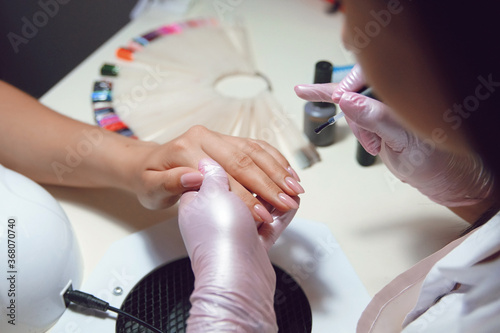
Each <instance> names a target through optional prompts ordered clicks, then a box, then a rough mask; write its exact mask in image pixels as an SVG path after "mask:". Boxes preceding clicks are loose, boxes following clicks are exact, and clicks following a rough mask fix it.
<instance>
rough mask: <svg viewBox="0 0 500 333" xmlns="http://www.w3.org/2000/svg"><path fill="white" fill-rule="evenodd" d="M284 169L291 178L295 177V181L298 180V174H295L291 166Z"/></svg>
mask: <svg viewBox="0 0 500 333" xmlns="http://www.w3.org/2000/svg"><path fill="white" fill-rule="evenodd" d="M286 170H287V171H288V173H289V174H290V176H292V177H293V178H295V180H296V181H298V182H300V177H299V175H298V174H297V172H295V170H294V169H293V168H292V167H291V166H289V167H288V168H286Z"/></svg>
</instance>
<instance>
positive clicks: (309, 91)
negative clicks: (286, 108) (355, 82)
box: [294, 83, 337, 103]
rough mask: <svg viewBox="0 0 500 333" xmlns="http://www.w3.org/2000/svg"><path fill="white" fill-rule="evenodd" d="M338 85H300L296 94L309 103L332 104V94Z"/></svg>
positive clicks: (296, 87) (296, 88) (296, 89)
mask: <svg viewBox="0 0 500 333" xmlns="http://www.w3.org/2000/svg"><path fill="white" fill-rule="evenodd" d="M336 87H337V83H316V84H300V85H297V86H295V88H294V90H295V94H297V96H299V97H300V98H302V99H305V100H306V101H309V102H326V103H332V102H333V101H332V94H333V91H334V90H335V88H336Z"/></svg>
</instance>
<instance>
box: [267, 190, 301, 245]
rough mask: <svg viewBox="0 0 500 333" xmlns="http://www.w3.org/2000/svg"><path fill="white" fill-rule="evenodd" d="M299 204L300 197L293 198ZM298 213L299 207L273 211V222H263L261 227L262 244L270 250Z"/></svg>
mask: <svg viewBox="0 0 500 333" xmlns="http://www.w3.org/2000/svg"><path fill="white" fill-rule="evenodd" d="M293 199H294V200H295V201H296V202H297V203H298V204H300V198H299V197H294V198H293ZM295 213H297V209H291V210H289V211H287V212H280V211H277V210H275V211H274V212H273V214H272V215H273V219H274V221H273V223H262V224H261V226H260V227H259V237H260V241H261V242H262V245H263V246H264V248H265V249H266V251H269V249H271V247H272V246H273V244H274V243H275V242H276V240H277V239H278V238H279V236H280V235H281V233H282V232H283V231H284V230H285V229H286V227H287V226H288V225H289V224H290V222H291V221H292V219H293V217H294V216H295Z"/></svg>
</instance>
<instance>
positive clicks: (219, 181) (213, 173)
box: [198, 158, 229, 195]
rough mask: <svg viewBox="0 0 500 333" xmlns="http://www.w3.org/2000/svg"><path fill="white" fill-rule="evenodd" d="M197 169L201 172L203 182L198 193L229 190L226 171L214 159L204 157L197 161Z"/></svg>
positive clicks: (206, 193)
mask: <svg viewBox="0 0 500 333" xmlns="http://www.w3.org/2000/svg"><path fill="white" fill-rule="evenodd" d="M198 170H200V172H201V173H202V174H203V183H202V184H201V187H200V191H199V193H205V195H208V194H210V193H214V192H215V193H220V192H221V191H222V192H227V191H229V181H228V178H227V173H226V171H225V170H224V169H223V168H222V167H221V166H220V165H219V164H218V163H217V162H215V161H214V160H212V159H210V158H204V159H202V160H200V162H199V163H198Z"/></svg>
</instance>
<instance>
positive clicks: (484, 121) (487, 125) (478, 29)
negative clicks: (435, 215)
mask: <svg viewBox="0 0 500 333" xmlns="http://www.w3.org/2000/svg"><path fill="white" fill-rule="evenodd" d="M497 5H498V3H497V2H496V1H477V2H473V3H472V2H469V3H461V2H457V1H451V0H434V1H426V0H419V1H412V2H411V3H408V8H410V9H411V10H413V11H414V13H415V15H416V17H415V18H416V20H415V21H416V22H418V23H419V24H421V27H420V29H422V34H423V36H424V38H426V39H428V41H429V43H430V45H431V46H432V53H433V57H434V55H435V59H436V63H438V64H439V66H440V67H442V74H441V75H444V78H445V79H446V80H447V82H450V84H451V85H453V86H452V94H453V96H452V97H453V98H454V100H456V102H457V103H472V104H469V105H468V109H467V110H468V111H469V113H468V117H467V118H466V119H463V120H464V121H463V125H464V128H465V130H466V133H467V134H468V137H469V138H470V142H471V143H472V146H473V147H474V149H475V150H476V151H477V152H478V154H479V155H480V156H481V158H482V159H483V161H484V163H485V166H486V167H487V168H489V169H490V170H491V172H492V173H493V175H494V177H495V179H496V181H495V192H496V193H500V54H499V49H500V38H499V36H500V34H499V33H500V15H498V10H497V9H496V8H497ZM481 84H482V85H483V88H482V89H483V90H482V92H483V93H482V95H481V97H482V98H477V97H478V96H475V95H477V93H478V91H477V89H478V85H481ZM486 95H487V97H485V96H486ZM498 201H499V204H498V205H495V206H493V207H491V208H490V209H489V210H488V211H487V212H485V213H484V214H483V216H482V217H481V218H480V219H479V220H478V221H477V222H476V223H475V224H474V225H473V226H472V228H475V227H477V226H479V225H482V224H484V223H486V222H487V221H488V220H489V219H490V218H491V217H492V216H493V215H495V214H496V213H497V212H498V211H499V209H500V199H499V200H498Z"/></svg>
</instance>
